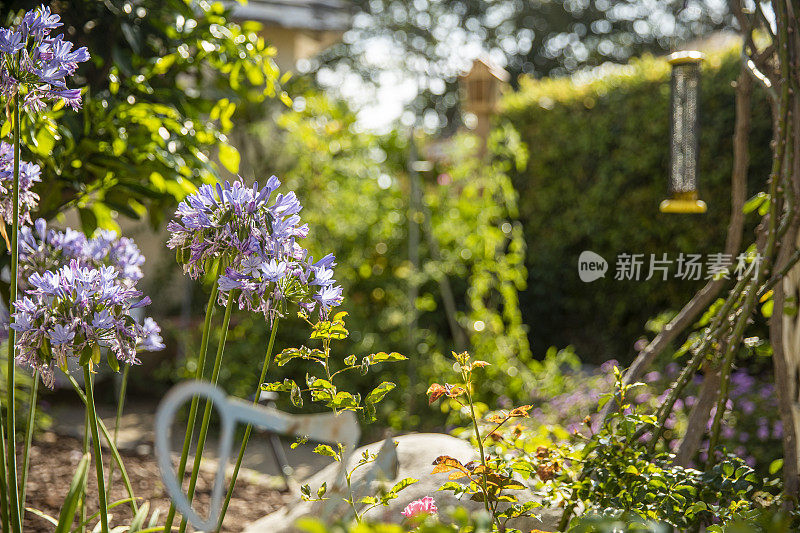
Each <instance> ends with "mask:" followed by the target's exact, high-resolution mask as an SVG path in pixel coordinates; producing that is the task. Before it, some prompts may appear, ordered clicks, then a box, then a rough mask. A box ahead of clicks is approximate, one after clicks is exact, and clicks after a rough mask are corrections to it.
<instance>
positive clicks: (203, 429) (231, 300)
mask: <svg viewBox="0 0 800 533" xmlns="http://www.w3.org/2000/svg"><path fill="white" fill-rule="evenodd" d="M235 293H236V291H231V292H230V293H229V294H228V305H227V306H226V307H225V318H223V319H222V331H221V333H220V336H219V344H218V345H217V356H216V358H215V359H214V369H213V370H212V371H211V384H212V385H216V384H217V379H219V369H220V367H221V366H222V353H223V352H224V350H225V341H226V340H227V338H228V324H230V321H231V311H233V306H234V305H235V303H236V302H235V300H236V294H235ZM212 405H213V403H212V402H211V400H206V406H205V410H204V411H203V421H202V422H201V423H200V434H199V435H198V436H197V451H196V452H195V454H194V463H193V466H192V475H191V477H189V490H188V491H187V493H186V497H187V499H188V500H189V504H191V503H192V498H193V497H194V489H195V487H196V486H197V476H198V474H199V473H200V463H201V462H202V461H203V448H204V447H205V445H206V437H207V436H208V426H209V425H210V424H209V423H210V422H211V407H212ZM178 531H179V532H180V533H183V532H184V531H186V517H185V516H184V517H183V518H182V519H181V525H180V528H179V529H178Z"/></svg>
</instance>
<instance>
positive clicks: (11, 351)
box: [6, 93, 22, 533]
mask: <svg viewBox="0 0 800 533" xmlns="http://www.w3.org/2000/svg"><path fill="white" fill-rule="evenodd" d="M13 107H14V185H13V190H12V195H11V197H12V200H11V202H12V206H13V207H12V211H11V216H12V219H11V250H10V252H11V283H10V286H9V291H8V314H9V316H14V302H15V301H16V300H17V275H18V263H19V159H20V133H21V132H20V129H21V124H20V118H19V117H20V113H19V108H20V103H19V93H17V94H15V95H14V105H13ZM16 356H17V341H16V331H14V329H13V328H8V361H7V363H8V375H7V376H6V377H7V378H8V384H7V390H6V393H7V398H6V428H7V429H6V438H7V439H8V443H7V446H6V450H7V452H6V466H7V468H8V471H7V477H6V482H7V484H6V486H7V487H8V490H7V493H8V514H9V518H10V522H11V531H14V532H16V533H22V521H21V518H20V516H21V515H20V507H19V499H18V493H17V487H18V486H19V485H18V483H17V443H16V437H17V432H16V428H15V427H14V425H15V423H16V421H15V417H14V410H15V406H14V392H15V391H14V385H15V383H16V380H15V379H14V378H15V375H16V370H17V369H16Z"/></svg>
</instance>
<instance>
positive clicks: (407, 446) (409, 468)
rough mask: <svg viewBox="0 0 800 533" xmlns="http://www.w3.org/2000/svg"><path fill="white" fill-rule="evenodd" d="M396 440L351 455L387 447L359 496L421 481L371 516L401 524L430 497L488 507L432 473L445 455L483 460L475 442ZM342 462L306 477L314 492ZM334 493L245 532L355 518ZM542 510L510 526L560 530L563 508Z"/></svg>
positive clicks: (419, 436)
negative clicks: (412, 506) (444, 488)
mask: <svg viewBox="0 0 800 533" xmlns="http://www.w3.org/2000/svg"><path fill="white" fill-rule="evenodd" d="M391 440H392V441H394V442H396V443H397V446H396V447H393V446H389V445H388V444H387V442H386V441H381V442H376V443H373V444H370V445H367V446H364V447H362V448H359V449H358V450H356V452H355V453H354V454H353V455H352V456H351V457H350V461H349V465H350V466H349V467H350V468H352V467H353V466H355V464H356V463H357V461H358V459H359V457H361V455H362V453H363V452H364V451H365V450H369V451H370V452H371V453H379V451H381V453H380V454H379V459H378V460H377V461H376V464H377V465H378V468H375V466H376V464H373V465H370V466H364V467H362V468H360V469H359V470H357V471H356V472H355V473H354V474H353V477H352V487H353V491H354V493H355V496H356V499H357V500H358V499H360V498H362V497H364V496H372V495H375V494H377V493H378V492H379V491H380V490H381V489H389V488H391V487H392V486H393V485H394V484H395V483H397V482H398V481H400V480H402V479H404V478H407V477H413V478H415V479H418V480H419V482H417V483H415V484H413V485H411V486H410V487H408V488H406V489H405V490H403V491H402V492H400V495H399V497H398V498H397V499H395V500H392V501H391V503H390V504H389V506H388V507H382V506H380V507H376V508H374V509H372V510H371V511H369V512H368V513H367V514H366V515H365V516H366V517H367V518H370V519H372V520H380V521H385V522H395V523H398V522H400V521H402V519H403V516H402V515H401V514H400V512H401V511H402V510H403V508H404V507H405V506H406V505H408V503H409V502H411V501H414V500H417V499H420V498H423V497H425V496H432V497H433V498H434V499H435V500H436V503H437V506H438V507H439V509H440V511H443V510H445V509H447V508H448V507H453V506H459V507H465V508H467V509H469V510H471V511H478V510H480V509H483V504H481V503H478V502H473V501H468V500H458V499H456V498H455V497H453V495H452V493H450V492H437V490H436V489H438V488H439V487H440V486H441V485H442V484H443V483H444V482H445V481H447V474H434V475H432V474H431V473H430V472H431V470H432V469H433V466H432V463H433V461H434V460H435V459H436V458H437V457H439V456H440V455H449V456H451V457H455V458H456V459H458V460H460V461H461V462H462V463H466V462H468V461H472V460H475V459H477V458H478V457H477V453H476V452H475V450H474V449H473V447H472V446H471V445H470V444H469V443H467V442H465V441H463V440H461V439H457V438H454V437H451V436H449V435H442V434H436V433H415V434H410V435H403V436H400V437H394V438H392V439H391ZM338 466H339V465H338V464H333V465H330V466H328V467H326V468H325V469H323V470H321V471H320V472H319V473H317V474H315V475H313V476H312V477H310V478H309V479H307V480H306V481H305V483H308V484H309V485H310V487H311V491H312V494H313V493H314V492H316V490H317V488H318V487H319V486H321V485H322V483H323V482H325V483H327V486H328V487H329V488H331V487H334V486H335V485H336V481H337V478H338V477H339V468H338ZM370 467H372V468H370ZM328 495H329V496H330V498H331V499H330V500H328V501H327V502H322V503H320V502H316V503H315V502H304V501H302V500H301V499H300V497H299V494H298V495H297V496H296V497H295V499H294V501H292V502H291V503H289V504H288V505H286V506H285V507H284V508H283V509H281V510H280V511H277V512H275V513H272V514H270V515H267V516H265V517H264V518H262V519H260V520H258V521H256V522H254V523H252V524H250V525H249V526H248V527H247V528H246V529H245V530H244V531H245V533H284V532H289V531H295V528H293V524H294V523H295V522H296V521H297V520H298V519H299V518H303V517H306V516H313V517H318V518H323V519H325V520H326V521H332V520H336V519H337V518H343V517H348V516H349V517H352V511H350V509H349V507H348V505H347V504H345V503H343V502H341V494H338V495H337V494H332V493H331V492H330V490H329V494H328ZM517 495H518V496H519V497H521V499H524V498H525V495H524V494H522V493H518V494H517ZM527 497H528V499H532V497H533V496H532V495H531V494H528V495H527ZM540 514H541V515H542V516H541V518H542V520H541V521H540V520H537V519H533V518H532V519H519V520H517V522H516V523H509V525H510V526H513V527H516V528H519V529H521V530H523V531H529V530H531V529H541V530H546V531H555V530H556V524H557V523H558V519H559V518H560V511H559V510H548V509H543V510H542V511H541V513H540Z"/></svg>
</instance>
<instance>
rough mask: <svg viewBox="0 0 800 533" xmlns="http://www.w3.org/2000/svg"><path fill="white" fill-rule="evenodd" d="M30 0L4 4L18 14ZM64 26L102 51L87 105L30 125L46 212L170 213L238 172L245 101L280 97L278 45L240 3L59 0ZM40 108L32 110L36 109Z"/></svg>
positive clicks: (85, 80)
mask: <svg viewBox="0 0 800 533" xmlns="http://www.w3.org/2000/svg"><path fill="white" fill-rule="evenodd" d="M29 7H30V5H29V2H13V1H12V2H5V3H3V6H2V8H0V20H3V21H7V20H10V18H11V17H13V15H14V14H16V13H17V12H18V10H19V9H22V8H29ZM52 7H53V10H54V11H55V12H56V13H58V14H59V15H60V16H61V18H62V21H63V22H64V29H65V33H66V34H67V35H69V36H70V40H71V41H73V42H75V43H76V45H77V46H86V47H87V48H88V49H89V52H90V53H91V54H92V60H91V62H90V63H88V64H86V65H84V66H82V67H81V68H80V69H79V70H78V72H77V77H76V79H75V83H76V86H79V87H80V86H83V87H85V90H84V92H83V100H84V104H83V110H81V111H80V112H77V113H75V112H72V111H67V110H64V109H60V108H59V106H56V107H55V108H54V109H53V110H52V111H51V112H50V113H48V114H45V115H42V116H40V117H38V119H37V120H36V122H35V123H34V124H33V126H32V127H25V128H24V135H25V137H24V139H23V143H24V145H26V146H27V147H28V149H29V150H30V153H29V154H25V156H24V157H26V158H28V160H33V161H35V162H37V163H39V164H40V165H41V166H42V183H41V184H40V185H39V186H38V188H37V190H36V192H38V193H39V194H40V196H41V203H40V207H39V214H40V215H41V216H44V217H45V218H48V219H49V218H52V217H53V216H55V215H56V214H57V213H59V212H61V211H63V210H65V209H66V208H69V207H76V208H77V209H78V211H79V214H80V218H81V224H82V226H83V230H84V231H85V232H87V233H91V232H92V231H93V230H94V229H95V228H96V227H98V226H100V227H112V228H113V227H115V224H116V223H115V222H114V218H115V217H116V216H117V215H118V214H121V215H124V216H126V217H130V218H135V219H138V218H145V217H149V220H150V222H151V223H152V225H153V226H154V227H155V226H158V225H159V224H161V222H162V221H163V217H164V215H165V214H166V213H167V212H168V211H169V210H170V209H171V208H172V207H173V206H174V205H175V203H176V202H177V201H178V200H181V199H182V198H183V197H184V196H185V195H186V194H187V193H189V192H192V191H193V190H194V187H195V185H197V184H199V183H201V182H203V181H210V180H213V179H215V178H216V177H218V176H219V175H220V172H219V170H218V168H217V166H216V164H215V163H214V162H213V157H214V154H215V152H216V151H217V149H219V151H220V154H219V155H220V161H221V162H222V164H223V165H224V166H225V167H226V168H227V169H228V170H229V171H232V172H233V171H235V170H236V167H237V166H238V165H237V160H238V154H237V153H236V150H235V149H234V148H233V147H232V146H230V145H229V144H227V141H228V138H227V134H229V133H230V131H231V130H232V128H233V119H234V117H235V111H236V110H237V108H239V107H241V106H245V105H247V104H252V103H254V102H262V101H264V100H265V99H266V98H280V99H282V100H284V101H286V102H289V99H288V96H287V95H286V93H285V92H283V90H282V89H281V86H280V83H281V81H286V78H285V77H283V78H281V75H280V72H279V71H278V68H277V67H276V65H275V62H274V55H275V49H274V48H273V47H271V46H270V45H269V44H268V43H267V42H266V41H265V40H264V38H263V37H262V36H260V35H259V33H258V32H259V31H260V26H259V25H258V24H256V23H252V22H244V23H241V24H236V23H233V22H232V21H231V20H230V18H229V15H230V6H228V7H225V6H224V5H223V3H222V2H199V1H195V0H167V1H161V0H144V1H140V2H135V3H131V2H122V1H118V0H114V1H107V2H97V1H95V0H77V1H70V2H68V3H64V2H58V1H57V2H53V6H52ZM31 118H32V117H31Z"/></svg>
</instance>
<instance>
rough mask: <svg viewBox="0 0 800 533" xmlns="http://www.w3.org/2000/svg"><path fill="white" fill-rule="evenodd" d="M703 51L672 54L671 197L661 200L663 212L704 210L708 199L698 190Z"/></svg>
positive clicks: (702, 211)
mask: <svg viewBox="0 0 800 533" xmlns="http://www.w3.org/2000/svg"><path fill="white" fill-rule="evenodd" d="M702 61H703V54H701V53H700V52H695V51H682V52H676V53H674V54H672V55H670V56H669V63H670V65H672V81H671V83H672V91H671V95H670V104H671V106H670V107H671V112H672V125H671V131H670V137H671V139H670V141H671V146H670V169H669V188H670V196H671V197H670V198H669V199H668V200H664V201H663V202H661V205H660V206H659V209H660V210H661V212H662V213H705V212H706V203H705V202H704V201H702V200H700V199H699V196H698V192H697V163H698V140H699V138H700V120H699V113H698V100H699V96H700V94H699V93H700V63H701V62H702Z"/></svg>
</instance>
